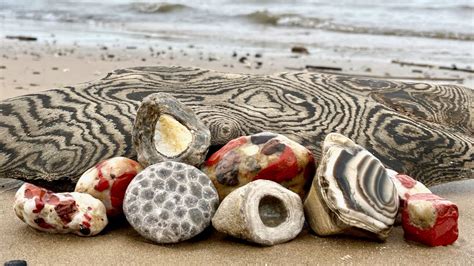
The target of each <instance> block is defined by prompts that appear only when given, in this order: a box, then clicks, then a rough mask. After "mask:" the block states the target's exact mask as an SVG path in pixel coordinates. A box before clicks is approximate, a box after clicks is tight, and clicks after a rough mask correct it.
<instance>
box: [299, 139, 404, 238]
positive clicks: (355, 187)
mask: <svg viewBox="0 0 474 266" xmlns="http://www.w3.org/2000/svg"><path fill="white" fill-rule="evenodd" d="M322 151H323V153H322V158H321V162H320V165H319V168H318V169H317V172H316V176H315V178H314V180H313V184H312V185H311V189H310V192H309V194H308V197H307V199H306V200H305V211H306V214H307V220H308V222H309V224H310V226H311V228H312V229H313V230H314V231H315V233H316V234H318V235H321V236H327V235H336V234H349V235H355V236H362V237H369V238H375V239H379V240H385V239H386V238H387V237H388V234H389V233H390V231H391V229H392V226H393V224H394V221H395V217H396V215H397V211H398V206H399V201H398V194H397V191H396V188H395V185H394V184H393V182H392V180H391V179H390V178H389V177H388V175H387V171H386V169H385V168H384V166H383V165H382V163H381V162H380V161H379V160H378V159H377V158H376V157H375V156H373V155H372V154H371V153H370V152H369V151H367V150H366V149H364V148H362V147H361V146H359V145H357V144H356V143H354V142H353V141H352V140H350V139H348V138H347V137H345V136H343V135H341V134H337V133H331V134H329V135H327V137H326V139H325V140H324V143H323V147H322Z"/></svg>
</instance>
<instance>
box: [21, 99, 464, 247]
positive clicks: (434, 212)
mask: <svg viewBox="0 0 474 266" xmlns="http://www.w3.org/2000/svg"><path fill="white" fill-rule="evenodd" d="M210 140H211V136H210V132H209V129H208V128H207V127H206V126H205V125H204V124H203V123H202V122H201V121H200V120H199V119H198V118H197V117H196V115H195V114H194V113H193V112H192V110H191V109H190V108H188V107H186V106H185V105H183V104H181V103H180V102H178V101H177V100H176V99H175V98H173V97H171V96H169V95H167V94H162V93H157V94H152V95H150V96H148V97H146V98H145V99H144V100H143V102H142V105H141V106H140V108H139V109H138V112H137V117H136V120H135V124H134V130H133V142H134V146H135V149H136V151H137V154H138V162H135V161H133V160H131V159H128V158H123V157H117V158H111V159H109V160H106V161H103V162H100V163H99V164H97V165H96V166H95V167H93V168H92V169H90V170H88V171H87V172H85V173H84V174H83V175H82V176H81V178H80V179H79V181H78V183H77V185H76V189H75V192H71V193H53V192H51V191H47V190H45V189H42V188H39V187H36V186H34V185H31V184H25V185H23V186H22V187H21V188H20V189H19V190H18V192H17V194H16V197H15V212H16V214H17V216H18V217H19V218H20V219H22V220H23V221H24V222H25V223H27V224H28V225H30V226H32V227H34V228H36V229H38V230H42V231H46V232H51V233H69V232H72V233H75V234H78V235H81V236H92V235H96V234H98V233H99V232H100V231H101V230H102V229H103V228H104V227H105V226H106V225H107V222H108V219H120V217H121V215H122V211H123V214H124V215H125V217H126V219H127V220H128V222H129V223H130V225H131V226H132V227H133V228H134V229H135V230H136V231H137V232H138V233H139V234H140V235H142V236H143V237H145V238H146V239H148V240H151V241H153V242H156V243H176V242H180V241H184V240H187V239H190V238H192V237H194V236H196V235H198V234H199V233H201V232H202V231H203V230H204V229H206V228H207V227H208V226H209V225H210V224H212V225H213V227H214V228H215V229H216V230H218V231H220V232H222V233H225V234H229V235H231V236H233V237H236V238H242V239H245V240H247V241H250V242H255V243H258V244H262V245H275V244H278V243H283V242H286V241H289V240H291V239H293V238H295V237H296V236H297V235H298V234H299V233H300V232H301V230H302V228H303V225H304V221H305V214H306V220H307V221H308V223H309V225H310V227H311V228H312V230H313V231H314V232H315V233H316V234H317V235H320V236H327V235H336V234H346V235H352V236H357V237H366V238H372V239H376V240H382V241H383V240H385V239H386V238H387V237H388V235H389V233H390V231H391V230H392V227H393V225H394V224H395V223H396V221H397V217H398V221H399V222H401V223H402V225H403V229H404V230H405V237H406V238H407V239H409V240H415V241H419V242H421V243H425V244H427V245H431V246H437V245H448V244H451V243H453V242H454V241H456V239H457V236H458V231H457V218H458V210H457V207H456V205H455V204H454V203H451V202H449V201H447V200H445V199H442V198H440V197H438V196H435V195H433V194H431V192H430V191H429V190H428V189H427V188H426V187H425V186H423V185H422V184H421V183H419V182H417V181H415V180H413V179H412V178H410V177H409V176H406V175H401V174H398V173H396V172H395V171H393V170H390V169H386V168H385V167H384V165H383V164H382V163H381V162H380V161H379V160H378V159H377V158H376V157H375V156H374V155H372V154H371V153H370V152H369V151H367V150H366V149H364V148H363V147H361V146H359V145H357V144H356V143H354V142H353V141H352V140H350V139H348V138H346V137H345V136H343V135H340V134H337V133H331V134H329V135H327V136H326V139H325V140H324V143H323V149H322V157H321V161H320V162H319V165H318V167H317V170H316V163H315V160H314V157H313V155H312V154H311V152H310V151H309V150H308V149H306V148H305V147H303V146H301V145H300V144H298V143H296V142H294V141H292V140H290V139H288V138H287V137H285V136H283V135H280V134H275V133H272V132H262V133H259V134H255V135H251V136H242V137H239V138H237V139H234V140H232V141H230V142H229V143H228V144H226V145H225V146H223V147H222V148H221V149H220V150H218V151H217V152H215V153H214V154H212V155H210V156H209V157H208V159H207V160H206V156H207V153H208V149H209V146H210V143H211V141H210ZM142 167H145V168H144V169H142ZM199 167H200V169H199ZM220 201H221V203H220V204H219V202H220Z"/></svg>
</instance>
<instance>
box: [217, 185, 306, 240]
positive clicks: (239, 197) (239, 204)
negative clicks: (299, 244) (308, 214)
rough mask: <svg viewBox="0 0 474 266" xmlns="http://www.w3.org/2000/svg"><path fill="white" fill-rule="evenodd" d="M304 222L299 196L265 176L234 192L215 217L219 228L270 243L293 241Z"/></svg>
mask: <svg viewBox="0 0 474 266" xmlns="http://www.w3.org/2000/svg"><path fill="white" fill-rule="evenodd" d="M303 223H304V212H303V204H302V202H301V199H300V197H299V196H298V195H297V194H296V193H294V192H292V191H290V190H288V189H286V188H284V187H283V186H281V185H279V184H278V183H275V182H273V181H268V180H263V179H262V180H256V181H253V182H250V183H248V184H247V185H245V186H242V187H240V188H238V189H236V190H234V191H233V192H231V193H230V194H229V195H228V196H227V197H226V198H225V199H224V200H223V201H222V203H221V205H220V206H219V208H218V209H217V212H216V214H215V215H214V217H213V218H212V225H213V226H214V228H215V229H216V230H217V231H219V232H223V233H226V234H229V235H231V236H233V237H237V238H243V239H246V240H248V241H251V242H255V243H258V244H262V245H268V246H271V245H275V244H279V243H283V242H287V241H289V240H292V239H293V238H295V237H296V236H297V235H298V234H299V233H300V232H301V229H302V228H303Z"/></svg>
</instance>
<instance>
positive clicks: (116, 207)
mask: <svg viewBox="0 0 474 266" xmlns="http://www.w3.org/2000/svg"><path fill="white" fill-rule="evenodd" d="M141 170H142V167H141V166H140V164H138V163H137V162H135V161H134V160H131V159H128V158H125V157H114V158H111V159H108V160H105V161H102V162H100V163H98V164H97V165H96V166H94V167H92V168H90V169H89V170H87V171H86V172H85V173H84V174H83V175H82V176H81V177H80V178H79V181H78V182H77V184H76V188H75V190H74V191H76V192H83V193H87V194H89V195H91V196H93V197H94V198H96V199H98V200H100V201H102V203H104V206H105V209H106V210H107V216H109V217H113V216H117V215H120V214H122V203H123V198H124V196H125V190H126V189H127V187H128V184H130V182H131V181H132V179H133V178H134V177H135V176H136V175H137V174H138V173H139V172H140V171H141Z"/></svg>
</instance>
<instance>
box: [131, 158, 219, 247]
mask: <svg viewBox="0 0 474 266" xmlns="http://www.w3.org/2000/svg"><path fill="white" fill-rule="evenodd" d="M218 205H219V197H218V195H217V191H216V189H215V187H214V185H213V184H212V182H211V180H210V179H209V178H208V177H207V176H206V175H205V174H204V173H203V172H201V171H200V170H199V169H197V168H196V167H194V166H191V165H187V164H184V163H180V162H172V161H168V162H162V163H157V164H154V165H151V166H149V167H147V168H145V170H143V171H142V172H141V173H140V174H138V175H137V176H136V177H135V179H133V180H132V182H131V183H130V185H129V186H128V188H127V191H126V193H125V199H124V203H123V211H124V213H125V217H126V218H127V220H128V222H129V223H130V224H131V225H132V227H133V228H134V229H135V230H136V231H137V232H138V233H139V234H140V235H142V236H143V237H145V238H147V239H149V240H151V241H153V242H156V243H163V244H165V243H176V242H180V241H184V240H187V239H190V238H192V237H194V236H196V235H197V234H199V233H200V232H202V231H203V230H204V229H205V228H206V227H207V226H209V224H210V223H211V218H212V217H213V215H214V213H215V211H216V209H217V206H218Z"/></svg>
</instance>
